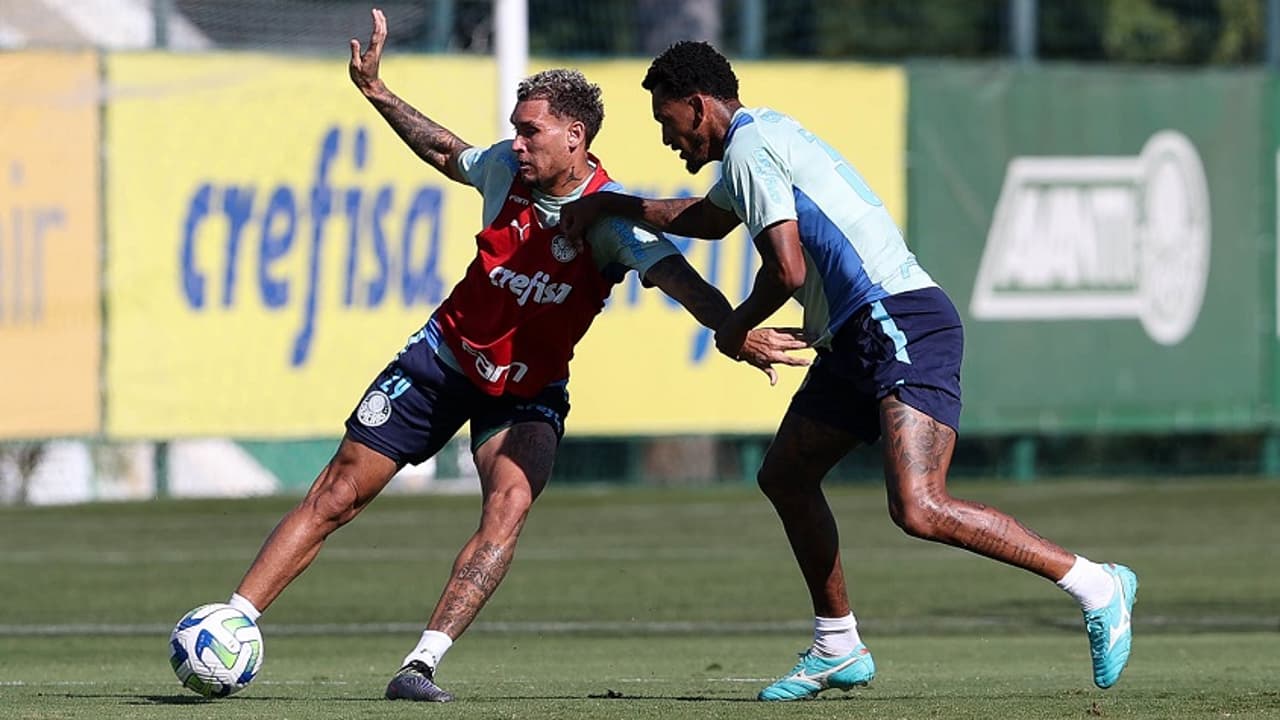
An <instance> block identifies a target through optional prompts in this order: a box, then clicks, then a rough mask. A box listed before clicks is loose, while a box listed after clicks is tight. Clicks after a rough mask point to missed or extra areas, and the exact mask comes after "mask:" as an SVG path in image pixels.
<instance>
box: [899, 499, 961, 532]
mask: <svg viewBox="0 0 1280 720" xmlns="http://www.w3.org/2000/svg"><path fill="white" fill-rule="evenodd" d="M946 514H947V513H946V508H945V507H944V506H943V505H941V504H939V503H938V502H936V501H934V500H932V499H930V498H899V499H896V500H894V501H891V502H890V503H889V516H890V517H892V518H893V522H894V524H895V525H897V526H898V527H899V528H902V531H903V532H905V533H906V534H908V535H910V536H911V537H916V538H920V539H922V540H935V539H938V538H939V537H940V536H941V534H942V528H943V527H944V526H945V524H944V522H943V520H944V519H945V517H946Z"/></svg>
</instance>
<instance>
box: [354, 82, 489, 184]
mask: <svg viewBox="0 0 1280 720" xmlns="http://www.w3.org/2000/svg"><path fill="white" fill-rule="evenodd" d="M364 96H365V97H366V98H367V99H368V100H369V102H370V103H371V104H372V105H373V106H374V107H375V108H376V109H377V110H378V112H379V113H380V114H381V115H382V117H383V119H384V120H386V121H387V124H388V125H390V126H391V129H392V130H395V131H396V134H397V135H399V136H400V139H401V140H403V141H404V143H405V145H408V146H409V149H411V150H413V152H414V153H416V154H417V155H418V157H420V158H422V159H423V160H425V161H426V162H427V164H428V165H430V166H431V167H433V168H435V169H436V170H439V171H440V172H441V173H443V174H444V175H445V177H447V178H449V179H450V180H453V181H455V182H463V183H465V182H466V180H465V179H464V178H463V177H462V173H461V172H460V171H459V170H458V164H457V158H458V154H459V153H461V152H462V151H463V150H466V149H467V148H468V147H471V146H470V145H468V144H467V143H465V142H463V141H462V139H461V138H459V137H458V136H457V135H454V134H453V133H452V132H450V131H449V129H448V128H446V127H444V126H443V125H440V124H439V123H437V122H435V121H434V120H432V119H431V118H429V117H427V116H426V115H423V114H422V113H421V112H419V111H418V110H417V108H415V107H413V106H412V105H410V104H409V103H407V102H405V101H404V100H402V99H400V97H399V96H397V95H396V94H395V93H393V92H391V90H389V89H388V88H387V86H386V85H384V84H382V83H381V82H379V83H377V84H376V85H374V86H373V87H370V88H369V89H367V90H364Z"/></svg>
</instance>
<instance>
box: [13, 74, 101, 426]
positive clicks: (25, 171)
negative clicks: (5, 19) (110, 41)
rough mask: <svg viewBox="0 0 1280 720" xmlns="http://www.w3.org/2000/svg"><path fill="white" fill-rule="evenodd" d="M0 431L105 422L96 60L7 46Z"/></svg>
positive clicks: (90, 424) (93, 424) (95, 424)
mask: <svg viewBox="0 0 1280 720" xmlns="http://www.w3.org/2000/svg"><path fill="white" fill-rule="evenodd" d="M0 92H3V93H4V100H3V110H0V440H3V439H15V438H35V437H56V436H73V435H86V434H93V433H96V432H97V431H98V429H99V425H100V418H101V393H100V388H99V379H98V378H99V373H100V358H101V344H102V334H101V330H100V328H101V322H100V317H101V311H100V301H101V298H100V295H99V292H100V288H99V268H100V265H99V257H100V254H99V236H100V233H99V216H100V209H99V204H98V203H99V200H98V187H99V169H98V168H99V166H98V61H97V57H96V56H95V55H94V54H92V53H76V54H66V53H51V52H20V53H0Z"/></svg>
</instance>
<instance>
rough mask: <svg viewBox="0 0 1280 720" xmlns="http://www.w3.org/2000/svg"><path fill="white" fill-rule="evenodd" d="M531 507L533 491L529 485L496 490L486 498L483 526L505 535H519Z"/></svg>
mask: <svg viewBox="0 0 1280 720" xmlns="http://www.w3.org/2000/svg"><path fill="white" fill-rule="evenodd" d="M531 507H533V491H532V490H531V489H530V488H529V487H528V486H527V485H512V486H511V487H507V488H502V489H500V490H495V491H493V492H492V493H490V494H489V496H488V497H486V498H485V501H484V510H483V511H482V512H483V517H482V519H481V524H482V525H484V526H485V527H487V528H489V529H491V530H493V531H497V532H501V533H504V534H509V535H515V534H518V533H519V532H520V528H522V527H523V526H524V521H525V518H527V517H528V516H529V509H530V508H531Z"/></svg>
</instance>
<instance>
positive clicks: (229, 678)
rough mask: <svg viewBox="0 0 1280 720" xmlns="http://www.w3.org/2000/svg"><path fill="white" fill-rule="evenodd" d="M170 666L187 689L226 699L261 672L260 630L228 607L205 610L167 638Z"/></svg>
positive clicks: (184, 621) (195, 612) (218, 605)
mask: <svg viewBox="0 0 1280 720" xmlns="http://www.w3.org/2000/svg"><path fill="white" fill-rule="evenodd" d="M169 664H170V665H172V666H173V672H174V674H176V675H177V676H178V679H179V680H181V681H182V686H183V687H185V688H188V689H190V690H191V691H193V692H195V693H197V694H200V695H203V696H205V697H226V696H228V695H230V694H232V693H235V692H239V691H240V690H242V689H243V688H244V687H245V686H246V685H248V684H249V683H250V682H252V681H253V678H254V677H255V676H257V674H258V671H259V670H261V669H262V631H261V630H259V629H258V626H257V624H256V623H254V622H253V621H252V620H250V619H249V616H247V615H245V614H244V613H242V612H240V611H239V610H237V609H235V608H233V607H231V606H230V605H227V604H226V603H211V604H209V605H201V606H200V607H198V608H196V609H195V610H192V611H191V612H189V613H187V614H186V615H184V616H183V617H182V619H181V620H179V621H178V624H177V625H176V626H174V628H173V633H172V634H170V635H169Z"/></svg>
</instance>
